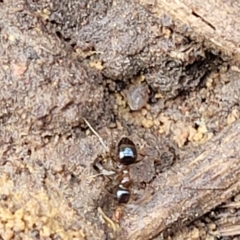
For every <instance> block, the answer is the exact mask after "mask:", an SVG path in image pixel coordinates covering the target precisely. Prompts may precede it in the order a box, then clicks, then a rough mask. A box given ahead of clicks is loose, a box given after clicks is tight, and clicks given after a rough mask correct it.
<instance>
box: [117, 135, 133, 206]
mask: <svg viewBox="0 0 240 240" xmlns="http://www.w3.org/2000/svg"><path fill="white" fill-rule="evenodd" d="M117 155H118V161H119V163H120V165H119V168H120V174H119V185H118V188H117V191H116V198H117V200H118V202H119V203H127V202H128V201H129V199H130V196H131V193H130V190H129V188H130V186H131V179H130V174H129V165H131V164H134V163H136V161H137V149H136V146H135V144H134V142H133V141H132V140H130V139H129V138H127V137H123V138H122V139H121V140H120V141H119V143H118V145H117Z"/></svg>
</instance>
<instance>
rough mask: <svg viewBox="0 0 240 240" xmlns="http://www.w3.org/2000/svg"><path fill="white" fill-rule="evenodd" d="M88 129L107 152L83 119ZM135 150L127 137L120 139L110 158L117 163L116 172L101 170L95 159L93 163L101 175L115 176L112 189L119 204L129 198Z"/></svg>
mask: <svg viewBox="0 0 240 240" xmlns="http://www.w3.org/2000/svg"><path fill="white" fill-rule="evenodd" d="M83 120H84V121H85V123H86V124H87V125H88V127H89V128H90V129H91V130H92V132H93V133H94V134H95V135H96V136H97V137H98V138H99V141H100V142H101V143H102V145H103V146H104V147H105V149H106V150H107V151H108V152H109V149H108V148H107V147H106V145H105V144H104V143H103V140H102V138H101V137H100V136H99V135H98V133H97V132H96V131H95V130H94V129H93V128H92V127H91V125H90V124H89V122H88V121H87V120H86V119H83ZM137 157H138V156H137V148H136V145H135V144H134V142H133V141H132V140H131V139H130V138H128V137H122V138H121V139H120V141H119V142H118V144H117V148H116V154H115V156H111V158H113V160H115V161H116V162H117V163H118V170H116V171H115V170H114V171H109V170H106V169H104V168H103V166H101V164H100V163H99V162H100V161H99V159H97V163H95V164H94V165H95V167H96V168H97V169H98V170H99V171H100V172H101V174H102V175H105V176H109V177H110V176H113V175H117V182H118V183H117V186H115V188H114V190H115V191H114V192H113V195H114V199H116V200H117V201H118V203H119V204H122V203H123V204H124V203H128V202H129V200H130V197H131V191H130V187H131V185H132V181H131V177H130V173H129V166H130V165H132V164H135V163H137V162H138V161H137Z"/></svg>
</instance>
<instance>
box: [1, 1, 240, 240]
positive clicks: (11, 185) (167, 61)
mask: <svg viewBox="0 0 240 240" xmlns="http://www.w3.org/2000/svg"><path fill="white" fill-rule="evenodd" d="M0 6H1V8H0V16H1V18H0V44H1V47H0V54H1V58H0V79H1V81H0V125H1V128H0V143H1V144H0V173H1V174H0V212H1V214H0V235H1V237H2V238H3V239H95V240H97V239H117V237H116V236H114V235H113V234H112V230H113V229H112V228H113V226H111V224H110V226H111V227H110V228H109V227H108V226H107V224H106V222H108V221H106V218H104V214H103V213H102V212H99V208H98V207H99V206H102V209H103V210H104V212H106V214H107V215H108V216H109V217H112V214H113V211H114V209H115V208H116V203H115V202H114V201H113V200H111V199H109V198H108V197H106V191H105V189H106V188H108V187H109V188H111V181H108V180H107V179H104V178H103V177H102V176H98V177H92V176H93V175H94V174H96V171H95V170H94V168H93V166H92V165H93V162H94V160H95V159H96V158H97V157H98V156H99V155H102V156H106V150H105V149H104V147H103V146H102V145H101V143H100V142H99V139H98V138H97V137H96V136H95V135H92V132H91V131H90V130H89V128H88V127H87V125H86V124H85V122H84V121H83V119H82V117H84V118H86V119H87V120H88V121H89V122H90V123H91V125H92V126H93V127H94V129H96V130H97V131H98V133H99V135H100V136H101V137H102V138H103V140H104V142H105V144H106V145H107V146H114V145H116V143H117V141H118V140H119V139H120V138H121V136H123V135H130V136H131V137H132V138H133V139H134V141H135V143H136V144H137V146H138V149H139V151H140V153H141V154H140V158H141V160H142V161H140V162H139V163H138V164H136V165H135V166H133V167H131V173H132V180H133V182H134V186H133V188H132V192H133V201H135V205H137V204H138V205H139V207H141V204H143V203H142V199H145V198H146V199H147V198H148V197H149V196H150V195H151V193H152V192H154V191H156V187H155V186H157V181H155V179H156V176H158V175H160V174H161V173H162V172H164V171H165V170H166V169H169V168H171V167H172V166H173V165H174V164H175V162H176V161H181V160H182V159H183V158H184V156H186V155H188V156H189V155H191V154H192V155H194V154H196V152H197V149H198V146H200V145H201V144H203V143H205V142H206V141H208V140H209V139H211V138H212V137H213V136H215V135H217V134H218V133H219V132H220V131H221V130H222V129H224V128H225V127H226V126H228V125H230V124H231V123H233V122H234V121H236V120H237V119H238V118H239V111H240V109H239V91H240V84H239V81H238V79H239V69H238V68H237V67H234V66H231V67H229V66H228V63H227V62H226V61H224V60H223V58H222V56H221V54H220V53H216V51H214V49H206V48H205V47H203V46H202V44H201V42H193V41H191V39H189V38H187V37H184V36H183V35H182V34H181V33H175V32H173V31H172V30H171V28H169V27H168V26H167V24H165V25H163V24H162V22H161V21H159V20H158V19H155V18H154V17H152V16H151V15H150V14H149V13H148V12H147V11H145V10H144V9H143V8H141V7H139V6H138V5H136V4H132V3H129V2H128V1H124V0H121V1H117V2H115V1H111V0H104V1H91V0H84V1H81V2H80V1H77V0H71V1H67V0H66V1H65V0H64V1H61V3H59V1H58V0H53V1H39V2H38V1H20V0H18V1H6V2H5V1H0ZM134 94H136V95H134ZM133 95H134V96H135V97H132V96H133ZM137 100H138V101H137ZM131 109H132V110H136V109H138V110H137V111H132V110H131ZM143 202H144V200H143ZM238 208H239V196H236V197H235V198H234V199H230V200H229V202H228V203H226V205H223V206H219V207H218V208H217V209H214V210H213V211H212V212H210V213H208V214H207V215H205V216H204V217H202V218H201V219H200V220H197V221H195V222H194V223H192V224H191V225H189V226H186V227H185V228H182V229H180V230H178V231H179V232H177V233H176V236H174V235H173V236H169V239H171V238H173V239H174V238H175V239H179V236H182V239H232V238H230V237H229V236H231V235H237V233H238V234H240V233H239V232H237V231H238V230H237V229H234V225H233V224H232V223H233V222H234V223H236V222H239V216H238V215H239V211H238ZM125 214H126V213H125ZM123 231H124V229H123ZM176 231H177V230H176ZM160 238H161V236H159V239H160Z"/></svg>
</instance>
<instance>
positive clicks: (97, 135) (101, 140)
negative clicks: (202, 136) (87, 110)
mask: <svg viewBox="0 0 240 240" xmlns="http://www.w3.org/2000/svg"><path fill="white" fill-rule="evenodd" d="M82 119H83V120H84V122H85V123H86V124H87V125H88V127H89V128H90V129H91V131H92V132H93V133H94V134H95V136H96V137H98V139H99V141H100V143H101V144H102V145H103V147H104V148H105V150H106V151H108V150H109V149H108V147H107V146H106V145H105V143H104V142H103V139H102V138H101V137H100V136H99V134H98V133H97V132H96V131H95V130H94V129H93V127H92V126H91V124H90V123H89V122H88V121H87V119H85V118H84V117H83V118H82Z"/></svg>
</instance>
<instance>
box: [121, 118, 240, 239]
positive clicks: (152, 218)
mask: <svg viewBox="0 0 240 240" xmlns="http://www.w3.org/2000/svg"><path fill="white" fill-rule="evenodd" d="M239 142H240V121H237V122H236V123H234V124H233V125H232V126H231V127H230V128H228V129H226V130H224V131H222V132H221V133H220V134H219V135H218V136H217V137H215V138H214V139H213V140H212V141H210V142H208V143H206V144H205V145H204V146H203V151H202V153H201V154H200V155H199V156H197V157H196V158H191V159H190V158H188V159H185V160H184V161H182V162H181V163H179V164H178V165H176V166H175V167H174V169H171V170H169V171H167V172H165V173H164V174H162V175H161V176H159V177H158V178H157V179H156V180H155V183H154V184H155V186H158V192H156V193H155V195H153V197H152V199H151V200H150V201H149V202H148V203H146V204H145V205H143V206H141V207H138V208H136V209H135V210H134V211H131V210H129V211H128V213H129V214H128V216H126V218H125V219H124V221H123V222H122V230H123V231H122V234H123V237H124V239H129V240H133V239H138V240H141V239H144V240H146V239H151V238H153V237H154V236H156V235H157V234H159V233H161V232H164V231H166V230H167V229H169V228H172V227H176V226H178V227H180V226H182V225H184V224H186V223H189V222H190V221H192V220H194V219H197V218H199V217H200V216H202V215H203V214H205V213H207V212H208V211H209V210H211V209H213V208H214V207H216V206H218V205H219V204H221V203H222V202H224V201H225V200H227V199H229V198H230V197H232V196H233V195H235V194H236V193H237V192H239V191H240V180H239V179H240V164H239V162H240V150H239Z"/></svg>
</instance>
